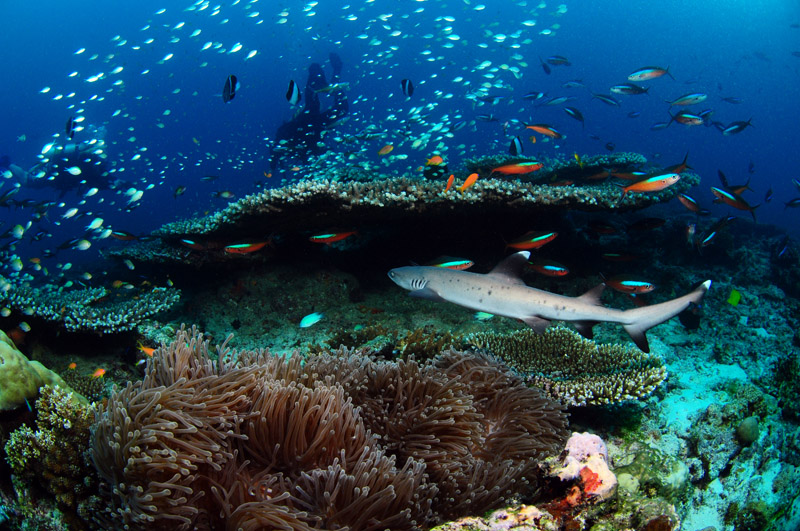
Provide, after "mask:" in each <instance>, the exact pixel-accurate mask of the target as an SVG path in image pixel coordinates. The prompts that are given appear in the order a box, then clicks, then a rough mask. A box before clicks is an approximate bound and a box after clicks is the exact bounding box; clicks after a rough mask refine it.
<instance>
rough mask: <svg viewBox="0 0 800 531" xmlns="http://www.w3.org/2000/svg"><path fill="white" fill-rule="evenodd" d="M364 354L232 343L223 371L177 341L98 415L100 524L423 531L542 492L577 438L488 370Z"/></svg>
mask: <svg viewBox="0 0 800 531" xmlns="http://www.w3.org/2000/svg"><path fill="white" fill-rule="evenodd" d="M368 353H369V351H349V350H340V351H334V352H331V353H323V354H319V355H314V356H311V357H309V358H306V359H302V358H301V357H300V356H298V355H295V356H292V357H288V358H286V357H275V356H272V355H270V354H269V353H268V352H266V351H255V352H230V351H228V350H227V349H226V348H225V346H224V345H223V347H222V349H221V350H220V351H219V355H218V359H216V360H212V358H211V356H210V355H209V353H208V345H207V342H204V341H203V340H202V336H199V335H198V334H197V333H196V332H195V331H191V332H189V331H187V330H185V329H182V330H181V331H180V332H179V333H178V335H177V337H176V339H175V341H174V342H173V343H172V344H171V345H170V346H168V347H167V346H162V347H161V348H160V349H158V350H157V351H156V352H155V353H154V355H153V358H152V359H151V360H150V361H149V362H148V365H147V369H146V374H145V377H144V379H143V380H142V381H141V382H137V383H135V384H129V385H128V386H127V387H126V388H125V389H122V390H115V391H114V393H113V394H112V397H111V399H110V400H109V403H108V406H107V407H105V408H103V410H102V411H101V413H100V415H99V416H98V419H97V423H96V426H95V432H94V441H93V459H94V463H95V466H96V467H97V468H98V470H99V472H100V475H101V477H102V478H103V480H104V482H105V485H104V490H105V492H106V495H107V496H109V497H110V498H111V499H112V500H113V502H114V503H113V506H112V507H110V508H109V509H108V510H107V511H106V512H105V513H104V514H102V515H100V516H98V517H97V520H98V521H99V522H101V523H103V525H113V526H116V527H122V526H126V527H128V528H145V527H146V528H152V529H166V528H179V529H190V528H198V529H221V528H224V527H226V528H228V529H265V528H269V529H298V530H304V529H352V530H379V529H396V530H403V529H419V528H422V527H425V526H427V525H430V524H432V523H434V522H435V521H437V520H438V519H440V518H443V517H450V516H453V515H460V514H463V513H464V512H465V511H482V510H485V509H487V508H490V507H492V506H495V505H497V504H498V503H501V502H502V501H503V499H504V496H509V495H511V494H515V493H519V492H522V491H524V488H525V487H526V486H527V485H528V483H529V482H534V481H535V478H534V477H533V474H531V477H530V478H525V477H524V475H525V474H526V473H528V472H531V473H532V472H533V465H534V463H535V462H536V460H537V459H539V458H542V457H544V456H545V455H547V454H549V453H556V452H558V451H559V450H560V448H561V445H562V443H563V440H564V439H565V438H566V435H567V430H566V417H565V416H564V414H563V412H562V411H561V406H559V405H558V404H556V403H554V402H551V401H549V400H547V399H545V398H543V397H542V396H541V395H540V394H539V392H538V391H536V390H532V389H529V388H527V387H526V386H525V385H524V384H523V383H522V381H521V380H520V379H519V378H516V377H514V376H513V375H511V374H510V372H508V371H507V370H506V369H505V368H504V367H502V366H501V365H500V364H498V363H494V362H491V361H490V360H489V359H488V358H485V357H480V358H478V360H477V361H475V362H472V363H468V362H464V363H461V364H460V365H459V361H458V360H461V358H463V357H464V356H467V357H469V358H472V357H473V356H472V355H471V354H461V353H455V352H451V353H449V354H448V355H447V356H446V357H442V358H441V359H438V360H437V362H436V363H428V364H420V363H418V362H416V361H415V360H413V359H409V360H405V361H400V362H388V361H378V360H376V359H374V358H370V357H368V356H366V354H368ZM455 366H459V367H461V368H454V367H455ZM464 367H467V369H464ZM448 370H450V372H448ZM484 373H485V374H484ZM493 386H496V387H498V389H499V390H500V392H499V393H498V394H497V396H498V397H500V398H498V399H494V398H493V395H492V394H491V392H490V389H491V388H492V387H493ZM509 408H510V409H512V411H506V409H509ZM527 418H530V420H526V419H527Z"/></svg>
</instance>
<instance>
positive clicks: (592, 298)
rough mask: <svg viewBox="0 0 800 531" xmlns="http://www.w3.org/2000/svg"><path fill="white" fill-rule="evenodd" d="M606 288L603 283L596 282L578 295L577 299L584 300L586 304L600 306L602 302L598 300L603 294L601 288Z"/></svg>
mask: <svg viewBox="0 0 800 531" xmlns="http://www.w3.org/2000/svg"><path fill="white" fill-rule="evenodd" d="M605 289H606V285H605V284H598V285H597V286H595V287H593V288H592V289H590V290H589V291H587V292H586V293H584V294H583V295H581V296H580V297H578V300H580V301H582V302H585V303H586V304H591V305H593V306H602V305H603V303H602V302H600V296H601V295H603V290H605Z"/></svg>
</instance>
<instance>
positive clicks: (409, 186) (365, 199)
mask: <svg viewBox="0 0 800 531" xmlns="http://www.w3.org/2000/svg"><path fill="white" fill-rule="evenodd" d="M615 157H617V156H616V155H604V156H602V157H598V159H597V161H596V162H593V163H592V164H593V166H591V167H590V168H594V167H597V168H600V167H601V166H602V165H604V164H606V163H609V164H612V163H614V164H615V162H614V161H616V160H617V159H616V158H615ZM618 157H619V163H620V165H622V166H623V167H628V166H629V165H631V164H634V163H640V162H641V160H642V159H641V158H640V157H638V156H634V155H633V154H624V155H619V156H618ZM609 158H610V159H613V160H609ZM484 164H485V163H484ZM487 168H488V166H487ZM559 168H560V166H559ZM481 171H482V172H483V173H484V175H483V178H481V179H479V180H478V181H477V183H476V184H475V185H474V186H472V187H471V188H469V189H468V190H465V191H464V192H462V193H454V192H451V193H445V192H443V188H444V186H443V183H442V182H438V181H432V180H426V179H423V178H409V177H392V178H383V179H373V180H370V181H366V182H363V181H354V180H338V179H337V178H336V176H333V178H330V179H328V178H326V179H319V178H309V179H305V180H298V181H293V182H291V183H289V184H287V185H286V186H284V187H281V188H270V189H267V190H264V191H263V192H260V193H258V194H253V195H249V196H246V197H244V198H242V199H240V200H238V201H236V202H234V203H231V204H229V205H228V206H227V207H226V208H225V209H223V210H220V211H217V212H215V213H213V214H210V215H208V216H205V217H202V218H194V219H188V220H181V221H176V222H172V223H168V224H166V225H164V226H162V227H161V228H160V229H158V230H156V231H154V232H153V234H152V235H153V236H155V237H157V238H158V239H159V241H148V242H137V243H136V244H133V245H126V246H125V247H123V248H119V249H113V250H111V251H109V253H108V254H109V255H110V256H114V257H127V258H135V259H137V260H142V261H149V262H155V263H184V264H192V265H194V266H200V265H204V264H207V263H215V262H226V261H232V260H236V261H258V260H263V257H262V256H263V255H261V254H256V253H253V254H246V255H242V254H231V253H226V252H225V251H224V247H225V246H226V245H228V244H229V243H230V242H231V241H232V240H234V239H235V240H239V241H241V240H246V239H248V238H251V239H254V240H258V241H264V240H265V239H267V238H268V235H270V234H273V235H278V236H279V237H280V238H284V239H289V240H295V241H297V240H302V239H307V238H308V234H309V231H316V230H328V229H329V228H330V227H334V226H335V227H348V226H353V227H364V226H384V225H386V224H390V223H395V222H396V221H397V220H398V219H403V218H408V217H413V218H414V219H415V220H416V221H420V220H421V219H437V218H439V217H442V216H446V215H448V214H450V213H452V212H454V211H457V212H458V214H459V216H465V217H481V216H490V217H496V216H499V215H503V216H507V215H509V214H512V213H513V214H520V215H524V214H543V213H548V212H563V211H565V210H568V209H577V210H584V211H609V210H620V211H625V210H634V209H640V208H645V207H647V206H650V205H653V204H656V203H660V202H664V201H669V200H670V199H672V198H673V197H675V196H676V194H678V193H680V192H685V191H686V190H688V189H689V188H690V187H691V186H692V185H693V184H696V183H697V182H699V178H698V177H697V176H695V175H692V174H688V173H686V174H684V177H683V178H682V179H681V180H680V181H679V182H678V183H677V184H676V185H674V186H672V187H670V188H667V189H665V190H663V191H660V192H657V193H647V194H628V195H627V196H626V197H625V198H624V199H622V200H620V193H619V189H618V188H617V187H616V186H613V185H611V184H607V183H601V184H596V183H595V182H593V181H586V182H583V183H580V185H579V186H577V185H576V186H550V185H549V184H539V183H538V182H537V183H530V182H522V181H519V180H517V179H513V180H509V179H500V178H496V177H495V176H494V175H495V174H491V172H489V171H486V169H482V170H481Z"/></svg>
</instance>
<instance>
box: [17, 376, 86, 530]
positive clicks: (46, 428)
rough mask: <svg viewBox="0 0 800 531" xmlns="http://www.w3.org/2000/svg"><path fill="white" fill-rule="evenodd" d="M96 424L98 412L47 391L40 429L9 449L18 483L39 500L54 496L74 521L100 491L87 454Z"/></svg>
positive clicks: (61, 392)
mask: <svg viewBox="0 0 800 531" xmlns="http://www.w3.org/2000/svg"><path fill="white" fill-rule="evenodd" d="M93 418H94V408H93V407H92V406H91V405H88V404H86V403H85V401H83V402H81V401H78V400H75V399H74V398H73V396H72V393H71V392H70V391H68V390H66V389H63V388H61V387H58V386H49V385H48V386H44V387H42V388H41V392H40V396H39V399H38V400H36V429H35V430H34V429H33V428H31V427H30V426H22V427H21V428H18V429H17V430H15V431H14V432H13V433H12V434H11V437H10V439H9V441H8V443H7V444H6V446H5V451H6V460H7V462H8V464H9V465H10V466H11V469H12V471H13V472H14V474H15V475H16V476H17V480H19V481H21V482H22V483H23V484H24V485H25V486H26V490H29V491H30V492H31V493H33V494H35V493H36V492H37V491H38V492H41V491H45V492H49V493H50V494H51V495H53V496H54V497H55V500H56V502H57V504H58V506H59V508H60V509H61V510H62V511H64V512H65V513H66V515H67V517H68V518H69V519H74V518H76V517H77V514H76V511H77V510H78V505H79V504H80V503H82V502H83V501H84V500H86V499H87V498H88V497H89V496H90V495H92V494H93V493H94V492H95V490H96V479H95V477H94V475H93V474H92V473H91V470H90V468H91V463H90V460H89V457H88V455H87V452H86V450H85V449H86V447H87V445H88V442H89V438H90V433H89V430H90V427H91V425H92V420H93ZM28 497H29V496H28Z"/></svg>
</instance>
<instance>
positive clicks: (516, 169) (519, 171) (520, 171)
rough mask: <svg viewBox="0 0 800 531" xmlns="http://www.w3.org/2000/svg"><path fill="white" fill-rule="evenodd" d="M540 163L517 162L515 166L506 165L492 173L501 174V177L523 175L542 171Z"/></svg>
mask: <svg viewBox="0 0 800 531" xmlns="http://www.w3.org/2000/svg"><path fill="white" fill-rule="evenodd" d="M542 166H543V165H542V163H541V162H518V163H516V164H506V165H505V166H500V167H497V168H495V169H493V170H492V173H494V172H497V173H502V174H503V175H524V174H526V173H531V172H534V171H536V170H541V169H542Z"/></svg>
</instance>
